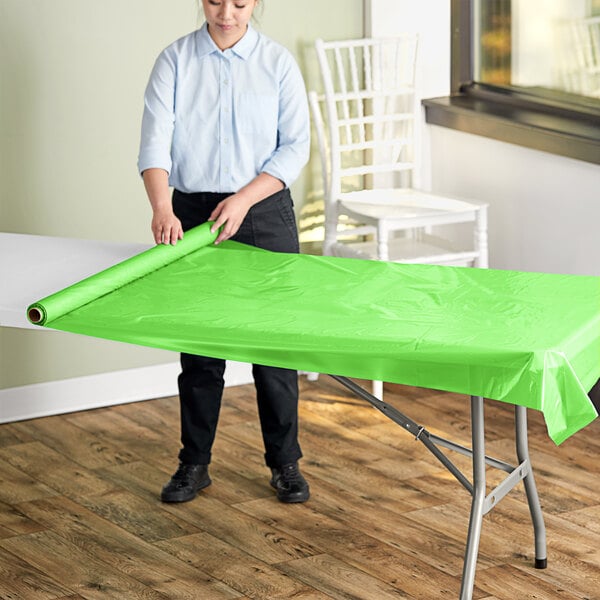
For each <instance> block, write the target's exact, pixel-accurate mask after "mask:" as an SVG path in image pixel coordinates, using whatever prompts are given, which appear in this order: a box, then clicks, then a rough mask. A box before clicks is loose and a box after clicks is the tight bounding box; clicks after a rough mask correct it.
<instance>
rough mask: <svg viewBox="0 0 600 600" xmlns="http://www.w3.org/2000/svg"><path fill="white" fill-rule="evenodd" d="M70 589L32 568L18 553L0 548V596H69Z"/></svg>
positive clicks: (42, 599)
mask: <svg viewBox="0 0 600 600" xmlns="http://www.w3.org/2000/svg"><path fill="white" fill-rule="evenodd" d="M71 593H72V591H71V590H69V588H68V587H65V586H64V585H61V584H60V583H59V581H58V580H56V579H53V578H52V577H50V576H48V575H46V574H45V573H44V571H43V570H38V569H36V568H34V567H33V566H32V565H30V564H29V563H27V562H25V561H24V560H23V559H22V558H20V557H19V556H18V555H15V554H12V553H11V552H8V551H7V550H5V549H4V548H0V598H6V599H7V600H9V599H13V598H14V599H15V600H17V599H21V598H23V599H25V598H26V599H27V600H46V599H50V598H57V597H59V596H65V597H70V595H71Z"/></svg>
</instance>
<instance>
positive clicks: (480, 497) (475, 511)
mask: <svg viewBox="0 0 600 600" xmlns="http://www.w3.org/2000/svg"><path fill="white" fill-rule="evenodd" d="M471 437H472V440H473V500H472V502H471V517H470V519H469V533H468V535H467V547H466V550H465V562H464V566H463V575H462V582H461V588H460V600H471V598H472V597H473V586H474V584H475V569H476V568H477V554H478V552H479V539H480V537H481V525H482V523H483V506H484V502H485V497H486V479H485V428H484V419H483V398H482V397H481V396H471Z"/></svg>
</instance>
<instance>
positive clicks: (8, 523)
mask: <svg viewBox="0 0 600 600" xmlns="http://www.w3.org/2000/svg"><path fill="white" fill-rule="evenodd" d="M44 529H45V527H44V526H43V525H40V523H38V522H36V521H34V520H33V519H30V518H29V517H28V516H27V515H25V514H23V512H22V511H21V510H20V509H19V507H18V505H17V504H16V503H15V504H6V503H4V502H0V538H5V537H12V536H14V535H22V534H24V533H33V532H35V531H42V530H44Z"/></svg>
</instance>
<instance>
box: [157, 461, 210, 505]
mask: <svg viewBox="0 0 600 600" xmlns="http://www.w3.org/2000/svg"><path fill="white" fill-rule="evenodd" d="M211 483H212V481H211V480H210V477H209V476H208V465H185V464H183V463H179V468H178V469H177V471H175V474H174V475H173V477H171V480H170V481H169V483H167V485H165V487H164V488H163V489H162V492H161V495H160V499H161V500H162V501H163V502H187V501H188V500H193V499H194V498H195V497H196V494H197V493H198V492H199V491H200V490H202V489H204V488H205V487H208V486H209V485H210V484H211Z"/></svg>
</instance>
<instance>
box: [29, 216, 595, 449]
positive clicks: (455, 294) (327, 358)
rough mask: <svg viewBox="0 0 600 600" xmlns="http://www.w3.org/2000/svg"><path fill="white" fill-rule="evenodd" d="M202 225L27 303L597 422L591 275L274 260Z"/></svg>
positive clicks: (71, 327) (247, 355)
mask: <svg viewBox="0 0 600 600" xmlns="http://www.w3.org/2000/svg"><path fill="white" fill-rule="evenodd" d="M216 235H217V234H216V233H215V234H211V233H210V229H209V226H208V224H205V225H202V226H200V227H197V228H195V229H193V230H190V231H188V232H186V234H185V236H184V239H183V240H181V241H180V242H179V243H178V244H177V245H176V246H157V247H155V248H152V249H150V250H148V251H147V252H144V253H141V254H139V255H137V256H135V257H133V258H131V259H129V260H127V261H124V262H123V263H120V264H118V265H115V266H114V267H111V268H110V269H107V270H106V271H103V272H101V273H98V274H96V275H94V276H92V277H90V278H88V279H86V280H84V281H82V282H79V283H77V284H75V285H73V286H71V287H69V288H66V289H65V290H62V291H59V292H57V293H56V294H53V295H52V296H49V297H47V298H44V299H43V300H40V301H39V302H37V303H35V304H34V305H33V306H34V307H39V310H41V311H43V312H44V313H45V314H46V319H45V321H44V323H43V324H44V325H46V326H49V327H52V328H54V329H60V330H63V331H70V332H73V333H81V334H85V335H92V336H95V337H101V338H106V339H112V340H117V341H122V342H128V343H134V344H139V345H144V346H153V347H157V348H164V349H167V350H173V351H177V352H188V353H192V354H203V355H208V356H215V357H220V358H226V359H231V360H239V361H243V362H253V363H260V364H270V365H273V366H280V367H286V368H292V369H298V370H305V371H313V372H327V373H334V374H336V375H345V376H349V377H356V378H362V379H372V380H383V381H389V382H395V383H402V384H407V385H415V386H420V387H428V388H433V389H439V390H447V391H451V392H457V393H461V394H465V395H477V396H484V397H487V398H492V399H496V400H502V401H505V402H509V403H513V404H518V405H522V406H527V407H529V408H534V409H536V410H540V411H542V412H543V414H544V417H545V420H546V424H547V427H548V432H549V435H550V437H551V438H552V439H553V440H554V441H555V442H556V443H561V442H562V441H563V440H564V439H566V438H567V437H569V436H570V435H572V434H573V433H574V432H575V431H577V430H578V429H581V428H582V427H584V426H585V425H587V424H588V423H590V422H591V421H592V420H593V419H595V418H596V416H597V415H596V411H595V409H594V407H593V405H592V404H591V402H590V400H589V398H588V396H587V391H589V390H590V389H591V387H592V386H593V385H594V384H595V383H596V381H598V379H599V378H600V278H598V277H586V276H575V275H551V274H541V273H523V272H518V271H495V270H492V269H466V268H462V267H439V266H434V265H417V264H410V265H404V264H398V263H385V262H377V261H368V260H358V259H348V258H336V257H322V256H309V255H296V254H281V253H273V252H268V251H264V250H257V249H256V248H253V247H250V246H244V245H242V244H237V243H235V242H224V243H223V244H220V245H219V246H214V244H213V243H212V242H213V241H214V239H215V238H216Z"/></svg>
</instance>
